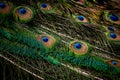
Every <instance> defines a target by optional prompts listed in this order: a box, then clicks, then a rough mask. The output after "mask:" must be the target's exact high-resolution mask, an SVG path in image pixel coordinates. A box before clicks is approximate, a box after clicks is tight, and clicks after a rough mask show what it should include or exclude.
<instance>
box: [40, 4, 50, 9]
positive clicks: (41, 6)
mask: <svg viewBox="0 0 120 80" xmlns="http://www.w3.org/2000/svg"><path fill="white" fill-rule="evenodd" d="M38 7H39V8H40V9H41V10H51V6H50V5H49V4H48V3H38Z"/></svg>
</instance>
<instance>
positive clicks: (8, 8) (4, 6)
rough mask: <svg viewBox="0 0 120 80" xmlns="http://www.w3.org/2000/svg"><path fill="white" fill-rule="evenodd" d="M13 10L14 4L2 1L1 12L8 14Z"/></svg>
mask: <svg viewBox="0 0 120 80" xmlns="http://www.w3.org/2000/svg"><path fill="white" fill-rule="evenodd" d="M11 10H12V4H11V3H10V2H5V1H0V13H1V14H8V13H10V12H11Z"/></svg>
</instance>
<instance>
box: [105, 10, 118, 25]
mask: <svg viewBox="0 0 120 80" xmlns="http://www.w3.org/2000/svg"><path fill="white" fill-rule="evenodd" d="M104 17H105V19H106V20H107V21H110V22H112V23H115V24H120V18H119V14H117V12H116V13H115V12H108V11H105V12H104Z"/></svg>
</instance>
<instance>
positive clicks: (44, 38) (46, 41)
mask: <svg viewBox="0 0 120 80" xmlns="http://www.w3.org/2000/svg"><path fill="white" fill-rule="evenodd" d="M37 40H38V41H40V42H41V43H42V44H43V45H44V46H45V47H47V48H51V47H53V46H54V44H55V43H56V40H55V38H54V37H52V36H50V35H40V36H37Z"/></svg>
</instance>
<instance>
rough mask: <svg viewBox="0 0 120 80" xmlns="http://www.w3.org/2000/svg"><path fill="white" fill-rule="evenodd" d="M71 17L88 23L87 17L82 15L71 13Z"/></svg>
mask: <svg viewBox="0 0 120 80" xmlns="http://www.w3.org/2000/svg"><path fill="white" fill-rule="evenodd" d="M73 19H75V20H76V21H77V22H80V23H88V22H89V21H88V19H87V18H86V17H85V16H83V15H73Z"/></svg>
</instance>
